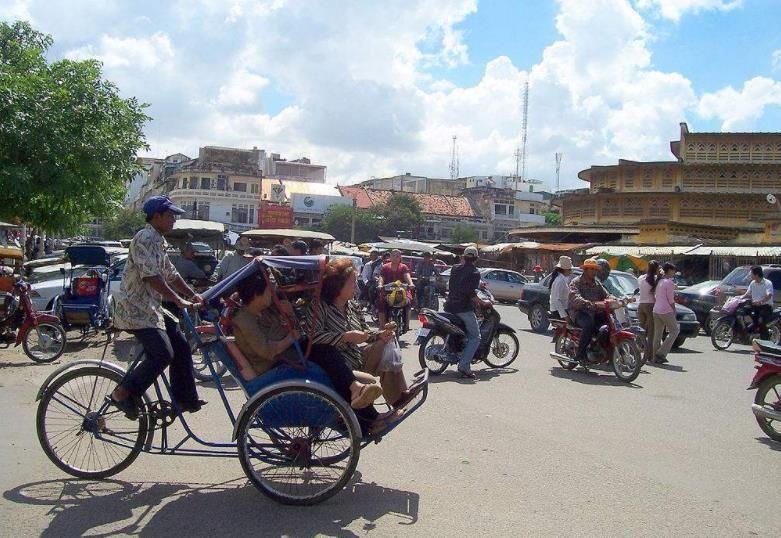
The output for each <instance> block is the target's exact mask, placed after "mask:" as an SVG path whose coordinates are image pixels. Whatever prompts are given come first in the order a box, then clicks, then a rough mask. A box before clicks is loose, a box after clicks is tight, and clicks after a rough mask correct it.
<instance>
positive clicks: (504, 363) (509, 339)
mask: <svg viewBox="0 0 781 538" xmlns="http://www.w3.org/2000/svg"><path fill="white" fill-rule="evenodd" d="M520 349H521V346H520V344H519V343H518V337H517V336H515V333H513V332H512V331H510V330H508V329H499V330H498V331H496V334H495V335H494V339H493V340H492V341H491V347H490V348H489V349H488V354H487V355H486V356H485V358H484V359H483V361H484V362H485V363H486V364H487V365H488V366H490V367H491V368H506V367H508V366H510V365H511V364H512V363H513V361H514V360H515V359H517V358H518V352H519V351H520Z"/></svg>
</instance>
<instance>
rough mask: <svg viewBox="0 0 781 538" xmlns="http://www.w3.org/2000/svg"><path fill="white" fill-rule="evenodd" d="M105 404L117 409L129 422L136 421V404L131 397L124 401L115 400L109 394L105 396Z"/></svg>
mask: <svg viewBox="0 0 781 538" xmlns="http://www.w3.org/2000/svg"><path fill="white" fill-rule="evenodd" d="M106 402H108V404H109V405H112V406H114V407H116V408H117V409H119V410H120V411H121V412H122V413H124V414H125V417H127V418H128V419H129V420H138V407H136V403H135V402H134V401H133V397H132V396H128V397H127V398H125V399H124V400H115V399H114V398H113V397H112V396H111V395H110V394H109V395H108V396H106Z"/></svg>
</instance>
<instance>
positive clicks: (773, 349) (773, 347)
mask: <svg viewBox="0 0 781 538" xmlns="http://www.w3.org/2000/svg"><path fill="white" fill-rule="evenodd" d="M754 342H756V343H757V345H758V346H759V349H760V350H761V351H762V353H770V354H771V355H779V356H781V346H780V345H778V344H775V343H773V342H771V341H770V340H759V339H756V340H754Z"/></svg>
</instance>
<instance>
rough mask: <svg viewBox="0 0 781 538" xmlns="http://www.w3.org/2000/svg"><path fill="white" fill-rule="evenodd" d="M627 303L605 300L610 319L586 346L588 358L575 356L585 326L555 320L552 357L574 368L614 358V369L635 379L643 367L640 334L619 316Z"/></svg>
mask: <svg viewBox="0 0 781 538" xmlns="http://www.w3.org/2000/svg"><path fill="white" fill-rule="evenodd" d="M625 306H626V301H605V306H604V311H605V316H606V318H607V323H606V324H605V325H602V326H601V327H600V328H599V329H598V330H597V331H596V332H595V334H594V336H593V337H592V338H591V342H589V345H588V347H587V348H586V357H587V358H586V360H584V361H578V360H576V359H575V357H576V355H577V350H578V343H579V342H580V337H581V333H582V332H583V329H581V328H580V327H577V326H575V325H572V324H569V323H567V322H565V321H564V320H551V323H552V324H553V326H554V328H555V331H554V336H553V342H554V346H555V347H554V351H552V352H551V353H550V356H551V358H552V359H555V360H557V361H559V364H560V365H561V367H562V368H565V369H567V370H573V369H574V368H575V367H577V366H578V365H580V366H581V367H583V368H584V369H586V370H588V369H589V368H591V367H594V366H597V365H599V364H603V363H606V362H610V363H611V364H612V366H613V373H614V374H615V375H616V377H617V378H618V379H620V380H621V381H624V382H625V383H631V382H632V381H634V380H635V379H636V378H637V376H638V375H640V369H641V368H642V367H643V363H642V356H641V353H640V348H639V347H638V345H637V342H636V341H635V339H636V337H637V336H636V334H635V333H634V332H632V331H630V330H627V329H623V328H622V325H621V323H620V322H619V321H618V320H617V319H616V316H615V311H616V310H619V309H621V308H623V307H625Z"/></svg>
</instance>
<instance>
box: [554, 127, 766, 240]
mask: <svg viewBox="0 0 781 538" xmlns="http://www.w3.org/2000/svg"><path fill="white" fill-rule="evenodd" d="M670 149H671V151H672V153H673V155H674V156H675V157H676V160H675V161H652V162H639V161H629V160H624V159H620V160H619V161H618V164H617V165H609V166H592V167H591V168H589V169H587V170H583V171H581V172H580V173H579V174H578V177H579V178H580V179H582V180H584V181H587V182H589V184H590V186H589V189H588V191H587V192H585V193H584V192H572V193H567V194H564V195H563V196H561V197H560V199H559V200H558V203H559V204H560V205H561V209H562V223H563V224H565V225H599V226H612V225H618V226H639V228H640V234H639V236H638V238H637V240H638V242H640V243H666V242H670V241H675V240H677V239H678V238H682V237H683V238H693V239H715V240H726V241H731V240H736V239H738V238H739V237H740V236H745V237H750V236H752V235H755V234H757V233H762V230H763V229H764V224H763V222H762V219H763V218H765V217H767V216H770V215H771V214H772V213H773V212H775V211H776V209H775V208H774V207H773V206H772V205H770V204H769V203H768V202H767V200H766V196H767V194H769V193H778V192H781V133H693V132H689V129H688V126H687V125H686V123H681V138H680V140H675V141H672V142H670Z"/></svg>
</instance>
